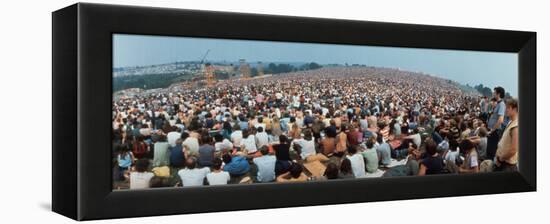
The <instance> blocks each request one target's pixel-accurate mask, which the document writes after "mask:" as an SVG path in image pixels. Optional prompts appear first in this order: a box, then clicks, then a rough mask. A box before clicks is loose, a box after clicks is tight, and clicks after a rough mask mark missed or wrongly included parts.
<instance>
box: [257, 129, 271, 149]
mask: <svg viewBox="0 0 550 224" xmlns="http://www.w3.org/2000/svg"><path fill="white" fill-rule="evenodd" d="M256 143H257V144H256V146H257V148H261V147H262V146H264V145H267V144H269V137H268V136H267V133H265V131H264V132H260V133H256Z"/></svg>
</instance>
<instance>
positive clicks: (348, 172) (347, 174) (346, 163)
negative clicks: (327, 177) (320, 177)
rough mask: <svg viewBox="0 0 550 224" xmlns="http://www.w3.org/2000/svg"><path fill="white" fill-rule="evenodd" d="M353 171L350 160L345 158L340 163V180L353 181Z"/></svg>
mask: <svg viewBox="0 0 550 224" xmlns="http://www.w3.org/2000/svg"><path fill="white" fill-rule="evenodd" d="M353 178H355V175H354V174H353V169H352V168H351V161H350V160H349V159H348V158H344V159H343V160H342V162H341V163H340V173H338V179H353Z"/></svg>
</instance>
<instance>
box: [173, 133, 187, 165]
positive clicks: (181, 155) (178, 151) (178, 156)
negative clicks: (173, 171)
mask: <svg viewBox="0 0 550 224" xmlns="http://www.w3.org/2000/svg"><path fill="white" fill-rule="evenodd" d="M182 143H183V140H181V139H177V140H176V145H175V146H174V147H171V148H170V166H172V167H174V168H181V167H183V165H184V161H185V158H187V155H186V154H187V152H186V151H185V150H184V149H183V146H182Z"/></svg>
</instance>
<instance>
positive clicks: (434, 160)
mask: <svg viewBox="0 0 550 224" xmlns="http://www.w3.org/2000/svg"><path fill="white" fill-rule="evenodd" d="M425 144H426V145H425V147H426V153H427V157H426V158H424V159H422V160H421V161H420V169H419V170H418V175H419V176H424V175H430V174H440V173H441V172H442V171H443V169H444V168H445V165H444V163H443V158H441V156H440V155H439V154H438V153H437V144H436V143H435V141H433V140H432V139H426V143H425Z"/></svg>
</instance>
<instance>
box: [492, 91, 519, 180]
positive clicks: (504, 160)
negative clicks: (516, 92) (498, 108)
mask: <svg viewBox="0 0 550 224" xmlns="http://www.w3.org/2000/svg"><path fill="white" fill-rule="evenodd" d="M506 116H508V117H509V118H510V122H509V123H508V125H506V128H505V129H504V132H503V133H502V138H501V139H500V141H499V143H498V148H497V152H496V159H495V165H496V167H495V170H496V171H517V169H518V167H517V163H518V151H519V150H518V149H519V132H518V116H519V115H518V101H517V100H516V99H508V100H507V101H506Z"/></svg>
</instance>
